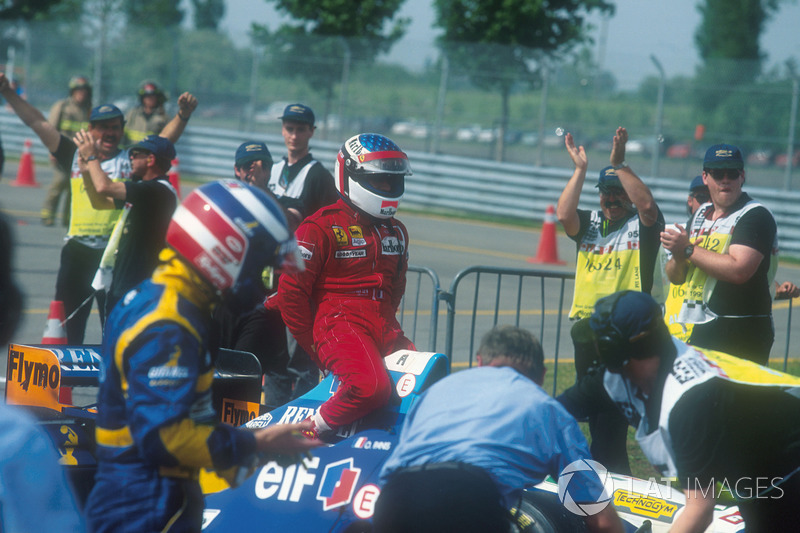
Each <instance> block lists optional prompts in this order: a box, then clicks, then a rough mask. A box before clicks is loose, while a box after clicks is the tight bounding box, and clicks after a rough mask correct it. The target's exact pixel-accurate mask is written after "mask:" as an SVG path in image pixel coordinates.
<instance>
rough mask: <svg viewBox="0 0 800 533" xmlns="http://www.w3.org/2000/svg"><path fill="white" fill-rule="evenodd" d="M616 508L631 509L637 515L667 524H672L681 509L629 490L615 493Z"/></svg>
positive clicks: (676, 505) (659, 499)
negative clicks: (673, 518)
mask: <svg viewBox="0 0 800 533" xmlns="http://www.w3.org/2000/svg"><path fill="white" fill-rule="evenodd" d="M614 506H615V507H620V508H623V509H629V510H630V512H631V513H633V514H635V515H639V516H646V517H647V518H653V519H655V520H662V521H666V522H672V517H673V516H674V515H675V513H676V512H677V510H678V509H679V508H680V507H681V505H680V504H677V503H673V502H669V501H667V500H662V499H661V498H653V497H652V496H645V495H644V494H639V493H637V492H630V491H627V490H616V491H614Z"/></svg>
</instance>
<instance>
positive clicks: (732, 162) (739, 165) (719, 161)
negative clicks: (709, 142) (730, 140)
mask: <svg viewBox="0 0 800 533" xmlns="http://www.w3.org/2000/svg"><path fill="white" fill-rule="evenodd" d="M703 168H733V169H743V168H744V161H742V151H741V150H739V148H738V147H736V146H733V145H732V144H715V145H714V146H712V147H711V148H709V149H708V150H706V156H705V157H704V158H703Z"/></svg>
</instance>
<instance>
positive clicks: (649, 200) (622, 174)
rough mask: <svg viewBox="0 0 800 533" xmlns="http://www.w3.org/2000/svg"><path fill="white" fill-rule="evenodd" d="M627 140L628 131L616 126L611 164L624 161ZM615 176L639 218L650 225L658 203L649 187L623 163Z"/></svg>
mask: <svg viewBox="0 0 800 533" xmlns="http://www.w3.org/2000/svg"><path fill="white" fill-rule="evenodd" d="M627 142H628V131H627V130H626V129H625V128H622V127H620V128H617V131H616V133H615V134H614V141H613V144H612V147H611V156H610V158H609V160H610V161H611V166H613V167H619V166H620V165H622V164H623V163H624V162H625V145H626V144H627ZM616 171H617V177H618V178H619V181H620V183H621V184H622V187H623V188H624V189H625V192H626V193H627V194H628V198H630V200H631V202H633V204H634V205H635V206H636V210H637V211H638V212H639V219H640V220H641V221H642V224H644V225H645V226H647V227H650V226H652V225H653V224H655V223H656V222H657V221H658V205H657V204H656V201H655V199H654V198H653V193H652V192H650V188H649V187H648V186H647V185H645V184H644V182H643V181H642V180H641V179H640V178H639V176H637V175H636V173H635V172H634V171H633V169H631V167H629V166H627V165H625V166H623V167H620V168H617V169H616Z"/></svg>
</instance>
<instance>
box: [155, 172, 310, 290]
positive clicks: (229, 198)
mask: <svg viewBox="0 0 800 533" xmlns="http://www.w3.org/2000/svg"><path fill="white" fill-rule="evenodd" d="M166 241H167V245H168V246H170V247H171V248H172V249H173V250H175V252H176V253H177V254H178V255H179V256H180V257H181V258H183V259H184V260H185V261H186V262H187V263H188V264H189V265H191V266H192V268H193V269H194V270H195V271H196V272H197V273H198V274H199V275H200V276H201V277H202V278H203V279H204V280H205V281H207V282H208V283H209V284H210V285H211V286H212V287H213V288H214V290H215V291H216V292H217V294H218V295H220V296H221V297H222V298H224V299H226V300H233V301H236V302H237V303H238V304H240V305H248V304H250V303H252V304H253V305H254V304H255V303H257V299H258V298H259V297H260V296H262V295H263V294H264V289H263V287H262V286H261V283H262V282H261V273H262V272H263V270H264V268H266V267H276V268H281V269H283V270H284V271H296V270H302V268H303V261H302V258H301V256H300V254H299V251H298V248H297V241H296V240H295V238H294V234H293V233H292V232H291V230H290V229H289V225H288V223H287V221H286V217H285V216H284V214H283V211H282V210H281V208H280V207H279V206H278V204H277V202H275V201H274V200H273V199H272V198H270V197H268V196H267V195H266V194H265V193H264V192H263V191H261V190H259V189H257V188H255V187H251V186H250V185H247V184H244V183H242V182H240V181H238V180H234V179H226V180H220V181H216V182H213V183H209V184H206V185H203V186H201V187H198V188H197V189H195V190H193V191H192V192H191V193H190V194H189V195H187V196H186V198H185V199H184V200H183V202H182V203H181V204H180V205H179V206H178V207H177V209H176V210H175V213H174V215H173V216H172V220H171V221H170V224H169V227H168V229H167V237H166Z"/></svg>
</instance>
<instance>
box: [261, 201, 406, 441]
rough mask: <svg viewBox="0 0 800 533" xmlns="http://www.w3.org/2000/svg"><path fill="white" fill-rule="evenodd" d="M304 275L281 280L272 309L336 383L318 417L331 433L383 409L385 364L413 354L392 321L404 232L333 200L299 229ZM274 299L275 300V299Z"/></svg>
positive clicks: (401, 280) (400, 286)
mask: <svg viewBox="0 0 800 533" xmlns="http://www.w3.org/2000/svg"><path fill="white" fill-rule="evenodd" d="M297 241H298V244H299V246H300V251H301V253H302V255H303V258H304V259H305V271H304V272H301V273H298V274H294V275H291V276H289V275H284V276H282V277H281V280H280V283H279V288H278V295H277V298H276V299H277V301H276V302H274V303H273V302H272V301H271V302H270V306H272V305H274V304H277V305H278V306H279V307H280V310H281V315H282V316H283V320H284V322H285V323H286V325H287V326H288V327H289V330H290V331H291V332H292V334H293V335H294V336H295V338H296V339H297V342H298V343H300V345H301V346H302V347H303V348H304V349H305V350H306V351H307V352H308V353H309V354H312V356H315V357H317V359H318V362H319V364H320V366H321V367H323V368H325V369H327V370H329V371H331V372H333V373H334V374H335V375H337V376H338V377H339V379H340V380H341V384H340V386H339V390H338V391H337V392H336V394H335V395H334V396H333V397H332V398H331V399H330V400H328V401H327V402H325V403H324V404H323V405H322V406H321V407H320V410H319V414H320V415H321V417H322V419H323V420H324V421H325V422H326V423H327V424H328V425H329V426H330V427H331V428H336V427H340V426H343V425H345V424H349V423H350V422H353V421H354V420H357V419H358V418H361V417H362V416H364V415H366V414H367V413H369V412H371V411H373V410H375V409H377V408H379V407H381V406H383V405H384V404H385V403H386V402H387V401H388V400H389V397H390V395H391V392H392V387H391V381H390V379H389V375H388V373H387V372H386V369H385V367H384V363H383V357H385V356H386V355H388V354H390V353H392V352H395V351H397V350H400V349H412V350H413V349H414V345H413V344H412V343H411V341H410V340H408V339H407V338H406V337H405V335H404V334H403V331H402V329H401V328H400V324H399V323H398V321H397V318H396V317H395V313H396V312H397V308H398V306H399V305H400V300H401V299H402V297H403V293H404V291H405V286H406V270H407V269H408V232H407V231H406V228H405V226H404V225H403V224H402V223H401V222H400V221H399V220H396V219H394V218H388V219H384V220H379V219H376V218H373V217H371V216H369V215H367V214H365V213H363V212H361V211H359V210H358V209H355V208H353V207H352V206H350V205H348V204H347V203H345V202H344V201H343V200H341V199H340V200H339V201H338V202H336V203H335V204H333V205H331V206H328V207H325V208H323V209H320V210H319V211H318V212H317V213H315V214H314V215H312V216H310V217H308V218H306V219H305V221H304V222H303V223H302V224H301V225H300V227H299V228H298V229H297ZM273 300H275V299H273Z"/></svg>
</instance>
